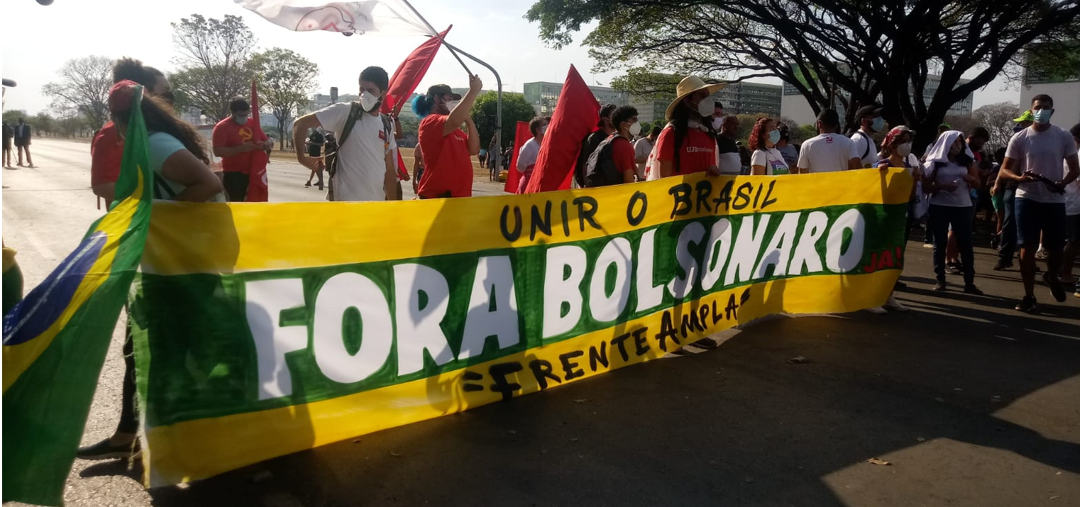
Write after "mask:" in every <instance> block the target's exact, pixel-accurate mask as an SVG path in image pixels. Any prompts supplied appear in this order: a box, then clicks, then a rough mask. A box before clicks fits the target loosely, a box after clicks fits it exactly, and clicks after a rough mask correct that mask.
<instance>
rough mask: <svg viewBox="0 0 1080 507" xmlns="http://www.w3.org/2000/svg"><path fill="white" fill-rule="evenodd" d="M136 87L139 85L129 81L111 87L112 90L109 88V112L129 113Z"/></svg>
mask: <svg viewBox="0 0 1080 507" xmlns="http://www.w3.org/2000/svg"><path fill="white" fill-rule="evenodd" d="M136 86H139V84H138V83H136V82H135V81H132V80H130V79H125V80H123V81H120V82H119V83H116V84H114V85H112V88H109V111H110V112H113V113H119V112H123V111H130V110H131V100H132V98H133V97H134V96H135V87H136Z"/></svg>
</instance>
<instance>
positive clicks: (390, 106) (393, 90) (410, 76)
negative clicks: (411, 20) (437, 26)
mask: <svg viewBox="0 0 1080 507" xmlns="http://www.w3.org/2000/svg"><path fill="white" fill-rule="evenodd" d="M453 27H454V25H450V26H449V27H447V28H446V30H443V32H442V33H440V34H439V36H438V37H431V38H430V39H428V40H427V41H425V42H424V43H423V44H421V45H420V47H418V48H416V49H414V50H413V52H412V53H410V54H409V56H408V57H406V58H405V61H403V62H401V65H399V66H398V68H397V70H395V71H394V75H393V76H392V77H391V78H390V86H388V87H387V88H386V98H385V99H383V104H382V107H381V108H380V109H379V110H380V111H381V112H382V113H383V114H389V115H391V116H393V117H395V118H397V115H398V113H400V112H401V107H402V106H404V105H405V102H406V101H408V100H409V96H411V95H412V93H413V92H414V91H416V87H417V86H419V85H420V80H421V79H424V74H427V71H428V67H431V61H432V60H434V59H435V53H438V52H439V48H440V47H442V40H443V38H445V37H446V34H447V33H448V32H450V29H451V28H453Z"/></svg>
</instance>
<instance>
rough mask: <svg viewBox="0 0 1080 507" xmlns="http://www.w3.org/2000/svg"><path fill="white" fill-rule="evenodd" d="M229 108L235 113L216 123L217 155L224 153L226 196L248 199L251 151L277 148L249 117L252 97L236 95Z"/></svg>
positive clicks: (238, 200)
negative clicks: (250, 98)
mask: <svg viewBox="0 0 1080 507" xmlns="http://www.w3.org/2000/svg"><path fill="white" fill-rule="evenodd" d="M229 112H230V113H232V114H231V115H230V116H229V117H228V118H225V119H224V120H221V121H219V122H218V123H217V125H214V134H213V136H212V138H213V143H214V155H216V156H218V157H221V170H222V171H224V173H225V174H224V175H223V177H222V183H224V184H225V195H226V197H227V198H228V200H229V201H235V202H244V200H246V199H247V188H248V182H249V181H250V179H251V176H250V172H251V152H253V151H260V150H270V149H273V147H274V142H273V141H271V140H270V138H268V137H266V134H264V133H262V131H261V129H256V128H254V125H252V124H251V122H250V121H249V120H250V118H251V104H248V101H246V100H244V99H241V98H235V99H233V100H232V102H230V103H229Z"/></svg>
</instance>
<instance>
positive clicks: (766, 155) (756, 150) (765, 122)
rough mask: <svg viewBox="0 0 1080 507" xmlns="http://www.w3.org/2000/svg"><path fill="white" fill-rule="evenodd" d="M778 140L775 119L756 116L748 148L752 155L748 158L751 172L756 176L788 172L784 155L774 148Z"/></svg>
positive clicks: (778, 131)
mask: <svg viewBox="0 0 1080 507" xmlns="http://www.w3.org/2000/svg"><path fill="white" fill-rule="evenodd" d="M779 141H780V130H779V129H777V128H776V121H775V120H773V119H771V118H758V120H757V123H755V124H754V131H753V132H751V133H750V140H749V144H750V149H751V150H753V155H751V159H750V169H751V174H754V175H758V176H764V175H767V176H777V175H781V174H790V172H791V171H790V170H789V169H788V165H787V162H785V161H784V155H783V154H782V153H780V150H778V149H776V143H777V142H779Z"/></svg>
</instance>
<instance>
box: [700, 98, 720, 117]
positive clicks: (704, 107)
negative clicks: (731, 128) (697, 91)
mask: <svg viewBox="0 0 1080 507" xmlns="http://www.w3.org/2000/svg"><path fill="white" fill-rule="evenodd" d="M715 110H716V99H714V98H712V97H705V98H704V99H701V102H698V105H697V112H698V114H700V115H701V116H702V117H705V116H712V114H713V111H715Z"/></svg>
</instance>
